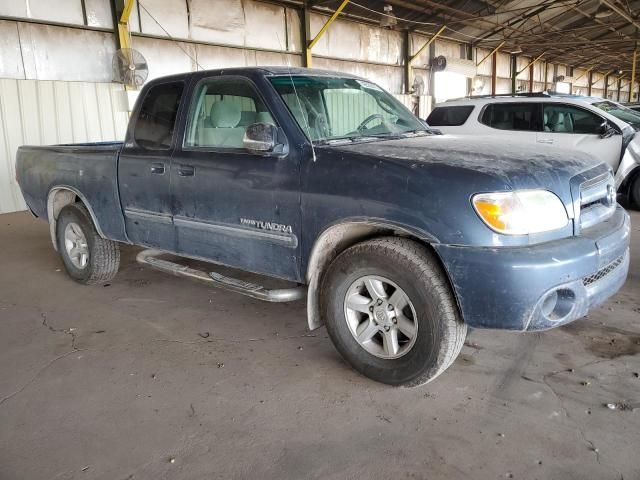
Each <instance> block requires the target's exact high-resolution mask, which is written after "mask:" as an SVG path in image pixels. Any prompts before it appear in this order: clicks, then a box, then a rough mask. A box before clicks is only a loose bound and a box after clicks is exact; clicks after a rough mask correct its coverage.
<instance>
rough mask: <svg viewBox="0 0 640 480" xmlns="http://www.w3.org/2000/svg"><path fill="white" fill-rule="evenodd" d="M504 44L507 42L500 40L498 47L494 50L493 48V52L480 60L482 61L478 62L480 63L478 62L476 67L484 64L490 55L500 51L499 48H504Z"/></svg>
mask: <svg viewBox="0 0 640 480" xmlns="http://www.w3.org/2000/svg"><path fill="white" fill-rule="evenodd" d="M504 44H505V41H504V40H503V41H502V42H500V45H498V46H497V47H496V48H494V49H493V50H491V53H490V54H488V55H487V56H486V57H484V58H483V59H482V60H480V62H478V63H477V64H476V67H479V66H480V65H482V64H483V63H484V62H485V60H486V59H487V58H489V57H490V56H491V55H493V54H494V53H497V52H498V50H500V48H502V46H503V45H504Z"/></svg>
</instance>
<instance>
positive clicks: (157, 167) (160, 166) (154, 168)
mask: <svg viewBox="0 0 640 480" xmlns="http://www.w3.org/2000/svg"><path fill="white" fill-rule="evenodd" d="M151 173H155V174H156V175H163V174H164V163H152V164H151Z"/></svg>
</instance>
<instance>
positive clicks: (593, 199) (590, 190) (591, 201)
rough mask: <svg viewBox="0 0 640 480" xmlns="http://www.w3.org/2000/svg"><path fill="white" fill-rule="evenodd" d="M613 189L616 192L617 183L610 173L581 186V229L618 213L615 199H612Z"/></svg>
mask: <svg viewBox="0 0 640 480" xmlns="http://www.w3.org/2000/svg"><path fill="white" fill-rule="evenodd" d="M611 189H613V192H615V182H614V180H613V176H612V175H611V174H609V173H606V174H604V175H600V176H598V177H595V178H593V179H591V180H588V181H586V182H584V183H583V184H582V185H580V217H579V218H580V229H581V230H583V229H585V228H589V227H592V226H593V225H597V224H598V223H600V222H604V221H605V220H606V219H607V218H609V217H611V216H612V215H613V214H614V213H615V211H616V202H615V199H614V200H613V201H612V199H611V194H610V192H611Z"/></svg>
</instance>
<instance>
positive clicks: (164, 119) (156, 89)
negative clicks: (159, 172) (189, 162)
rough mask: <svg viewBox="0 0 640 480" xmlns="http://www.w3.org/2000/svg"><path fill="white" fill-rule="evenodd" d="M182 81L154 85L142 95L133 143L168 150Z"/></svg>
mask: <svg viewBox="0 0 640 480" xmlns="http://www.w3.org/2000/svg"><path fill="white" fill-rule="evenodd" d="M183 90H184V82H181V81H180V82H170V83H161V84H159V85H154V86H153V87H151V88H150V89H149V91H148V92H147V94H146V95H145V97H144V100H143V102H142V106H141V107H140V112H139V113H138V118H137V120H136V123H135V127H134V131H133V139H134V141H135V143H136V144H137V145H138V146H139V147H141V148H144V149H147V150H169V148H171V143H172V140H173V134H174V131H175V125H176V117H177V116H178V108H179V107H180V98H181V97H182V91H183Z"/></svg>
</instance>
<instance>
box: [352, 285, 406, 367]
mask: <svg viewBox="0 0 640 480" xmlns="http://www.w3.org/2000/svg"><path fill="white" fill-rule="evenodd" d="M344 315H345V320H346V322H347V326H348V327H349V331H350V332H351V335H353V338H355V340H356V341H357V342H358V344H359V345H360V346H361V347H362V348H364V349H365V350H366V351H367V352H369V353H370V354H371V355H374V356H376V357H378V358H383V359H385V360H391V359H395V358H400V357H402V356H403V355H406V354H407V353H409V351H410V350H411V349H412V348H413V346H414V344H415V342H416V338H417V337H418V322H417V316H416V310H415V308H414V306H413V303H412V302H411V300H410V299H409V296H408V295H407V294H406V293H405V292H404V290H402V289H401V288H400V287H399V286H398V285H397V284H395V283H394V282H392V281H391V280H389V279H387V278H385V277H382V276H379V275H366V276H364V277H361V278H358V279H357V280H356V281H354V282H353V283H352V284H351V286H350V287H349V289H348V290H347V294H346V296H345V299H344Z"/></svg>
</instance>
